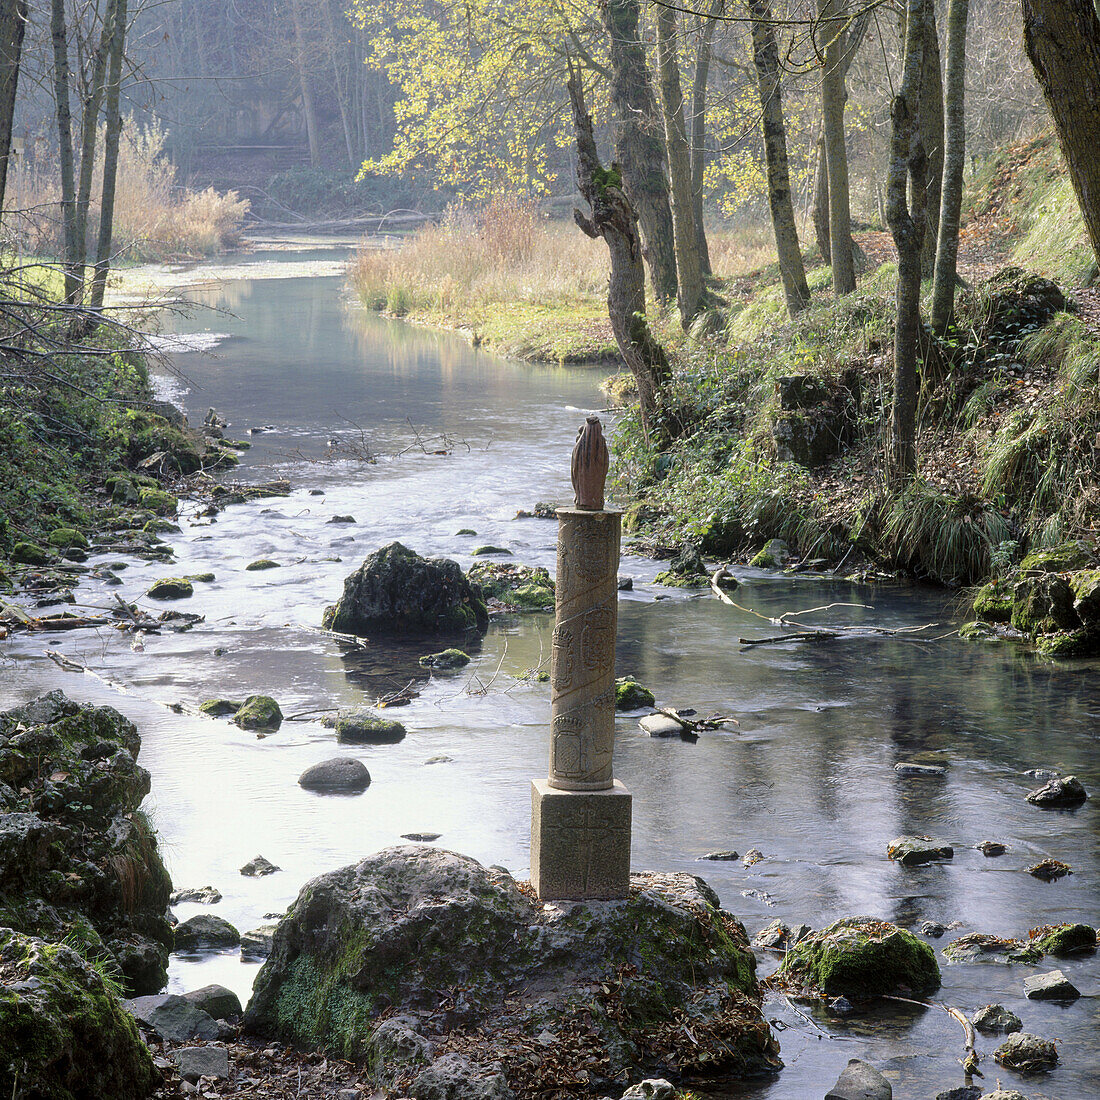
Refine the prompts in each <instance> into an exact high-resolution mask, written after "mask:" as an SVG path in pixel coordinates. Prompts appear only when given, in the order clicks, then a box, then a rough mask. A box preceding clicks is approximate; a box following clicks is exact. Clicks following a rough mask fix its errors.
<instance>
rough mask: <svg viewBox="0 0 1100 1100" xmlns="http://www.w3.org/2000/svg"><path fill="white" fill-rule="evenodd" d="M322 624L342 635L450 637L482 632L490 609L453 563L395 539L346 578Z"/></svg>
mask: <svg viewBox="0 0 1100 1100" xmlns="http://www.w3.org/2000/svg"><path fill="white" fill-rule="evenodd" d="M321 622H322V625H323V626H324V627H325V628H326V629H327V630H335V631H337V632H339V633H341V634H356V635H363V636H368V635H374V634H383V635H388V636H396V637H428V638H435V637H454V636H458V635H464V634H471V633H473V634H477V635H482V634H484V633H485V632H486V631H487V630H488V629H489V613H488V611H487V610H486V608H485V604H484V603H483V602H482V600H481V597H480V595H479V594H478V592H477V591H476V590H475V589H474V587H473V586H472V585H471V583H470V581H469V580H468V579H467V578H466V576H465V574H464V573H463V572H462V569H461V568H460V567H459V565H458V563H457V562H453V561H450V560H448V559H447V558H422V557H421V556H420V555H419V554H417V553H415V552H414V551H412V550H410V549H408V547H405V546H402V545H401V543H399V542H393V543H390V545H389V546H384V547H383V548H382V549H381V550H376V551H375V552H374V553H373V554H371V556H370V557H369V558H367V559H366V561H364V562H363V564H362V565H361V566H360V567H359V568H358V569H357V570H356V571H355V572H354V573H352V574H351V575H350V576H349V577H348V578H347V579H346V580H345V581H344V594H343V595H342V596H341V597H340V599H339V600H338V601H337V602H336V603H335V604H333V605H332V606H331V607H326V608H325V612H324V616H323V617H322V620H321Z"/></svg>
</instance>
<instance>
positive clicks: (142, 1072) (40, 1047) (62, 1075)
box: [0, 928, 160, 1100]
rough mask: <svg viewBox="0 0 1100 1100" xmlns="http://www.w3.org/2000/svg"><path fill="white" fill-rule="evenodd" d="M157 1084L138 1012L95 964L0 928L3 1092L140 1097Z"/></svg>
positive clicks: (66, 1097)
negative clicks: (134, 1013)
mask: <svg viewBox="0 0 1100 1100" xmlns="http://www.w3.org/2000/svg"><path fill="white" fill-rule="evenodd" d="M159 1083H160V1075H159V1074H158V1073H157V1072H156V1070H155V1069H154V1068H153V1060H152V1057H151V1055H150V1054H149V1050H148V1048H147V1047H146V1046H145V1043H144V1042H143V1041H142V1039H141V1036H140V1035H139V1033H138V1029H137V1025H136V1023H135V1022H134V1020H133V1017H131V1016H130V1014H129V1013H128V1012H126V1011H125V1009H123V1007H122V1006H121V1004H120V1003H119V1001H118V998H117V996H116V995H115V993H114V991H113V990H112V988H111V987H110V985H109V984H108V983H107V982H105V981H104V979H103V978H102V977H101V976H100V974H99V973H98V972H97V971H96V970H95V969H94V968H93V966H92V965H91V964H90V963H88V962H86V961H85V960H84V959H83V958H81V956H80V955H79V954H77V952H76V951H74V950H72V949H71V948H69V947H66V946H63V945H61V944H56V943H47V942H45V941H44V940H41V939H37V938H35V937H32V936H25V935H21V934H20V933H18V932H14V931H12V930H11V929H9V928H0V1095H3V1096H5V1097H9V1096H11V1097H23V1096H27V1097H33V1098H34V1100H103V1098H105V1097H110V1098H111V1100H143V1098H145V1097H148V1096H150V1095H151V1094H152V1092H153V1090H154V1088H156V1086H157V1085H159ZM28 1090H29V1091H28Z"/></svg>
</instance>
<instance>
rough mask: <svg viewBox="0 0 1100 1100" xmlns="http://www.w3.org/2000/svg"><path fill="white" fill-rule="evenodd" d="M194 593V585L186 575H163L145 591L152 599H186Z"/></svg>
mask: <svg viewBox="0 0 1100 1100" xmlns="http://www.w3.org/2000/svg"><path fill="white" fill-rule="evenodd" d="M194 594H195V588H194V585H192V583H191V582H190V581H189V580H188V579H187V578H186V577H161V579H160V580H156V581H153V583H152V584H151V585H150V586H149V588H148V589H147V590H146V592H145V595H146V596H148V597H149V599H151V600H186V599H187V598H188V597H190V596H193V595H194Z"/></svg>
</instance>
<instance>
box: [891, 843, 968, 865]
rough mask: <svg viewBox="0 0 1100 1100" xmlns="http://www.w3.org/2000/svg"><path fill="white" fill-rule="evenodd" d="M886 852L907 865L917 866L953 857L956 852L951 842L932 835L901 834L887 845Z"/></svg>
mask: <svg viewBox="0 0 1100 1100" xmlns="http://www.w3.org/2000/svg"><path fill="white" fill-rule="evenodd" d="M886 854H887V855H888V856H889V857H890V858H891V859H892V860H895V861H896V862H898V863H901V864H903V865H905V866H906V867H916V866H918V865H920V864H922V863H932V862H937V861H943V860H949V859H952V858H953V857H954V855H955V852H954V849H953V848H952V847H951V846H950V845H949V844H945V843H944V842H943V841H942V840H933V839H932V838H931V837H930V836H899V837H897V838H896V839H895V840H892V841H891V842H890V844H889V845H888V846H887V848H886Z"/></svg>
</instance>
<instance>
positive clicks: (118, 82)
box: [90, 0, 127, 310]
mask: <svg viewBox="0 0 1100 1100" xmlns="http://www.w3.org/2000/svg"><path fill="white" fill-rule="evenodd" d="M126 5H127V0H115V3H114V4H113V8H114V23H113V25H112V27H111V60H110V67H109V70H108V73H107V103H106V109H105V112H104V113H105V115H106V133H105V134H104V137H103V190H102V192H101V194H100V200H99V236H98V237H97V239H96V248H95V272H94V273H93V275H92V296H91V303H90V305H91V308H92V309H93V310H100V309H102V308H103V295H104V292H105V291H106V288H107V272H108V271H109V270H110V268H111V238H112V237H113V236H114V228H115V184H116V182H117V180H118V147H119V143H120V141H121V138H122V61H123V56H124V54H125V52H126V19H127V13H126Z"/></svg>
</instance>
